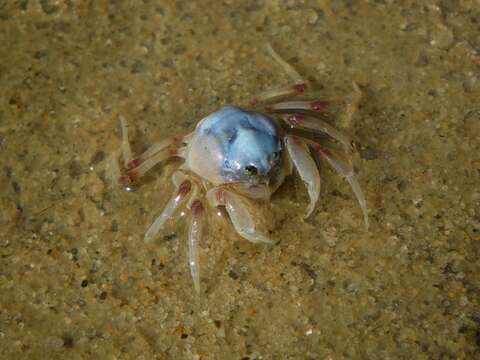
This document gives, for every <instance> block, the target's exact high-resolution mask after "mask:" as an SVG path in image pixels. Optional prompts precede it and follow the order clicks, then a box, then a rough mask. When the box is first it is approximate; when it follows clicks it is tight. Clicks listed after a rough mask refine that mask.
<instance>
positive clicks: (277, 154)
mask: <svg viewBox="0 0 480 360" xmlns="http://www.w3.org/2000/svg"><path fill="white" fill-rule="evenodd" d="M279 158H280V153H279V152H278V151H275V152H274V153H273V154H272V160H278V159H279Z"/></svg>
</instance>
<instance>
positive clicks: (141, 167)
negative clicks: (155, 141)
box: [119, 148, 184, 186]
mask: <svg viewBox="0 0 480 360" xmlns="http://www.w3.org/2000/svg"><path fill="white" fill-rule="evenodd" d="M183 151H184V148H180V149H175V148H170V149H165V150H162V151H159V152H157V153H156V154H155V155H153V156H150V157H149V158H147V159H146V160H144V161H143V162H137V159H134V160H132V161H131V162H130V164H134V163H135V165H136V166H135V167H132V168H130V170H128V171H127V173H126V174H125V175H122V176H120V179H119V181H120V183H121V184H123V185H124V186H128V185H130V184H132V183H134V182H136V181H138V180H139V179H140V178H142V177H143V176H144V175H145V173H147V172H148V171H149V170H150V169H152V168H153V167H154V166H155V165H157V164H158V163H160V162H162V161H164V160H167V159H168V158H171V157H175V156H179V157H181V156H182V155H181V154H182V153H183Z"/></svg>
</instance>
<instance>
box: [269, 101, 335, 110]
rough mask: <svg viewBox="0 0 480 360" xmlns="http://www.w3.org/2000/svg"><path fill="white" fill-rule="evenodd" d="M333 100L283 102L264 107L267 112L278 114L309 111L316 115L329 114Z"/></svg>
mask: <svg viewBox="0 0 480 360" xmlns="http://www.w3.org/2000/svg"><path fill="white" fill-rule="evenodd" d="M332 103H333V100H322V99H318V100H297V101H283V102H278V103H275V104H272V105H269V106H267V107H266V110H267V111H273V112H275V111H279V112H290V113H293V112H296V111H299V110H301V111H311V112H316V113H329V112H330V111H329V109H330V108H331V106H332Z"/></svg>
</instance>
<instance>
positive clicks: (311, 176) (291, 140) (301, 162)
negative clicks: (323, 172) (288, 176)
mask: <svg viewBox="0 0 480 360" xmlns="http://www.w3.org/2000/svg"><path fill="white" fill-rule="evenodd" d="M285 145H286V148H287V151H288V154H289V155H290V158H291V159H292V162H293V164H294V165H295V168H296V169H297V171H298V173H299V175H300V178H301V179H302V180H303V181H304V182H305V184H306V185H307V189H308V195H309V196H310V204H309V205H308V208H307V212H306V214H305V217H308V216H310V214H311V213H312V212H313V209H315V204H316V203H317V200H318V196H319V195H320V175H319V173H318V168H317V164H315V161H314V160H313V158H312V157H311V155H310V152H309V149H308V147H307V145H306V144H305V142H304V141H303V140H302V139H301V138H299V137H296V136H292V135H287V136H286V137H285Z"/></svg>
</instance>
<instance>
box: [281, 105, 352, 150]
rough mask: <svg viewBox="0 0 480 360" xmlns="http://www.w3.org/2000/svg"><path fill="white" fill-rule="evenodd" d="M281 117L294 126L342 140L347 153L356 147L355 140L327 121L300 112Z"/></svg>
mask: <svg viewBox="0 0 480 360" xmlns="http://www.w3.org/2000/svg"><path fill="white" fill-rule="evenodd" d="M281 118H282V120H283V121H284V122H285V123H287V124H288V125H290V127H292V128H300V129H305V130H309V131H313V132H316V133H324V134H327V135H328V136H330V137H331V138H333V139H335V140H336V141H338V142H340V143H341V144H342V145H343V147H344V149H345V151H346V152H347V153H350V152H352V151H353V149H354V143H353V141H352V140H351V139H350V138H349V137H348V136H347V135H345V134H344V133H342V132H341V131H339V130H337V129H336V128H335V127H333V126H332V125H330V124H329V123H327V122H326V121H323V120H321V119H318V118H316V117H313V116H309V115H306V114H300V113H292V114H283V115H282V116H281Z"/></svg>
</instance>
